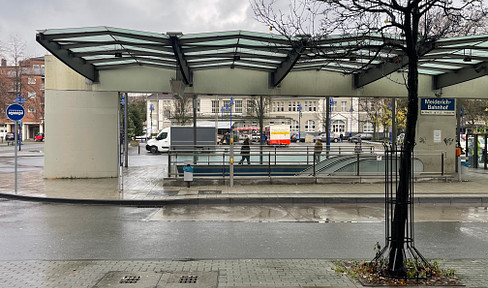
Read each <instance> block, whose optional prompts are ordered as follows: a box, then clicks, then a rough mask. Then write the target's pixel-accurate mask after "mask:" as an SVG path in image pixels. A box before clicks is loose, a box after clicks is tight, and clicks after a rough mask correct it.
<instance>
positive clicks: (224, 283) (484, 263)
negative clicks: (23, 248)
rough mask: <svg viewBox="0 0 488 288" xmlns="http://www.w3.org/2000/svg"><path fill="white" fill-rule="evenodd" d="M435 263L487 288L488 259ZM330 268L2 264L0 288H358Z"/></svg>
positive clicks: (295, 262)
mask: <svg viewBox="0 0 488 288" xmlns="http://www.w3.org/2000/svg"><path fill="white" fill-rule="evenodd" d="M439 262H440V264H441V265H442V267H445V268H452V269H455V271H456V274H458V275H459V276H460V278H461V279H462V283H463V284H465V285H466V286H465V287H471V288H475V287H476V288H478V287H488V275H487V274H486V268H487V267H488V259H483V260H441V261H439ZM333 267H334V264H333V262H332V261H331V260H325V259H281V260H280V259H272V260H268V259H247V260H196V261H169V260H168V261H166V260H161V261H143V260H141V261H4V262H0V275H1V276H0V287H2V288H3V287H5V288H7V287H8V288H17V287H47V288H51V287H53V288H54V287H76V288H78V287H93V286H94V285H95V284H97V282H98V281H99V280H100V279H101V278H102V277H103V276H104V275H105V274H106V273H108V272H110V271H124V272H132V273H137V272H155V273H159V272H180V271H185V272H189V271H201V272H205V271H217V272H219V277H218V287H297V286H301V287H303V286H309V287H331V288H332V287H334V288H338V287H361V286H360V285H359V284H357V283H356V282H354V281H351V280H350V279H349V278H347V277H345V276H341V275H337V274H336V273H335V272H334V271H333ZM192 287H196V286H192Z"/></svg>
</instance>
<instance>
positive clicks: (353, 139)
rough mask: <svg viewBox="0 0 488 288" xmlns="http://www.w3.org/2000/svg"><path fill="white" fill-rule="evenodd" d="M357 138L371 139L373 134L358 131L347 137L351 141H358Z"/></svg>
mask: <svg viewBox="0 0 488 288" xmlns="http://www.w3.org/2000/svg"><path fill="white" fill-rule="evenodd" d="M359 139H361V141H362V140H371V139H373V134H371V133H358V134H356V135H353V136H351V137H349V139H348V141H349V142H351V143H358V142H359Z"/></svg>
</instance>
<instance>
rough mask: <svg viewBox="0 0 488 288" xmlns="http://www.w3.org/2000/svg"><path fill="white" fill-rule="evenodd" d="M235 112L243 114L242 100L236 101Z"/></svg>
mask: <svg viewBox="0 0 488 288" xmlns="http://www.w3.org/2000/svg"><path fill="white" fill-rule="evenodd" d="M234 112H236V113H242V100H235V101H234Z"/></svg>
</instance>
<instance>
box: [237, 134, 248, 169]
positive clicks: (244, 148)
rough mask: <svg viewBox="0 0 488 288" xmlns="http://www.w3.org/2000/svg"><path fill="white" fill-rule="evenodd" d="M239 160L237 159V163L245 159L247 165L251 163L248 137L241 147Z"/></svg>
mask: <svg viewBox="0 0 488 288" xmlns="http://www.w3.org/2000/svg"><path fill="white" fill-rule="evenodd" d="M241 156H242V158H241V161H239V165H241V164H242V163H244V160H247V165H249V164H251V159H250V157H251V146H249V138H246V139H245V140H244V143H242V147H241Z"/></svg>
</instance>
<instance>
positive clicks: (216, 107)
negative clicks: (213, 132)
mask: <svg viewBox="0 0 488 288" xmlns="http://www.w3.org/2000/svg"><path fill="white" fill-rule="evenodd" d="M219 112H220V111H219V100H212V113H219Z"/></svg>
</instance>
